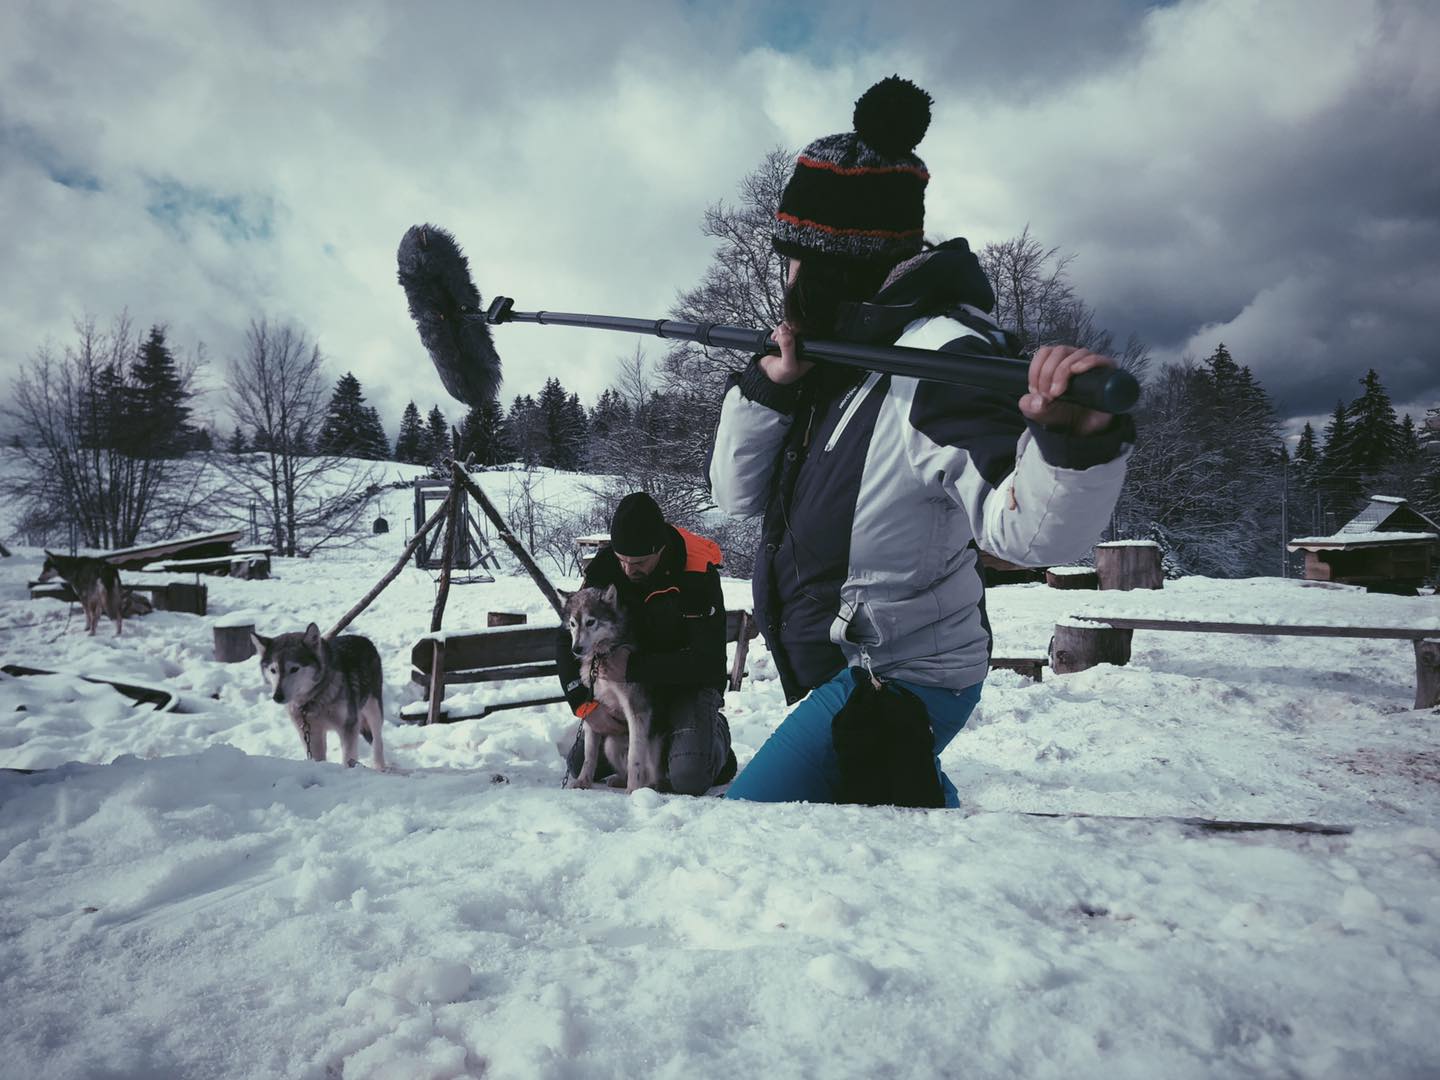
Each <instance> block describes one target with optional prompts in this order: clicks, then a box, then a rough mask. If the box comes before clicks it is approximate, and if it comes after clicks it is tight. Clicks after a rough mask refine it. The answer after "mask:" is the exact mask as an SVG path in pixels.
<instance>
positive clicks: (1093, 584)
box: [1045, 569, 1100, 589]
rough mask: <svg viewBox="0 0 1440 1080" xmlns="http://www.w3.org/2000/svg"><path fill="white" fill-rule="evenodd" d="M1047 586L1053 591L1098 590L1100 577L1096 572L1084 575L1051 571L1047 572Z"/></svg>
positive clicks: (1090, 571) (1088, 571) (1088, 572)
mask: <svg viewBox="0 0 1440 1080" xmlns="http://www.w3.org/2000/svg"><path fill="white" fill-rule="evenodd" d="M1045 584H1047V585H1049V586H1050V588H1052V589H1098V588H1099V587H1100V575H1099V574H1097V573H1096V572H1095V571H1094V570H1087V571H1085V573H1083V574H1057V573H1055V571H1054V570H1053V569H1051V570H1046V571H1045Z"/></svg>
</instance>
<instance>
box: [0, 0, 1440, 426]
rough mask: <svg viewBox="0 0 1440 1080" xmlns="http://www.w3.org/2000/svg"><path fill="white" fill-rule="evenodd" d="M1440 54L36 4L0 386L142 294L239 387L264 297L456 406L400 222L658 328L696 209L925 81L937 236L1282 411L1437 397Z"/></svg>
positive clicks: (697, 252) (1336, 36)
mask: <svg viewBox="0 0 1440 1080" xmlns="http://www.w3.org/2000/svg"><path fill="white" fill-rule="evenodd" d="M712 8H714V10H712ZM1437 58H1440V4H1434V3H1430V2H1429V0H1412V2H1409V3H1403V2H1393V3H1386V2H1370V0H1294V2H1287V0H1263V2H1262V0H1252V2H1243V0H1233V2H1232V0H1179V2H1175V3H1166V4H1154V3H1142V2H1124V0H1086V2H1085V3H1072V2H1070V0H1055V2H1052V3H1039V2H1017V3H1012V4H997V3H994V2H993V0H979V2H970V0H948V2H943V0H942V2H934V3H929V2H927V3H914V4H906V3H904V2H903V0H899V2H897V3H895V4H892V5H885V6H884V7H883V13H882V8H881V6H880V5H876V4H873V3H871V2H869V0H854V2H849V0H837V2H834V3H826V4H823V5H822V4H813V5H812V4H808V3H802V2H795V0H792V2H790V3H785V4H765V3H759V2H744V0H742V2H739V3H729V4H724V5H702V4H700V3H698V2H697V3H690V2H683V0H681V2H673V3H658V2H656V3H643V2H635V0H609V2H607V3H604V4H589V3H580V2H578V0H577V2H573V3H550V2H548V0H531V2H526V3H514V2H504V3H498V2H497V3H484V2H479V0H475V2H461V0H452V2H429V0H410V2H407V3H403V4H402V3H399V2H386V0H344V2H343V3H340V2H315V3H295V2H293V0H254V2H246V3H238V4H237V3H221V2H218V0H215V2H202V0H132V2H128V3H127V2H114V0H110V2H106V0H86V2H79V0H14V2H10V3H6V4H3V5H0V236H3V237H4V243H3V250H4V252H5V257H4V258H3V259H0V378H4V377H6V376H9V375H12V374H13V373H15V372H16V371H18V370H19V368H20V366H21V365H22V364H23V363H24V362H25V361H26V359H27V358H28V357H29V356H31V355H32V354H33V353H34V351H35V349H36V348H37V347H39V346H40V345H41V344H42V343H43V342H45V341H46V340H47V339H49V340H51V341H53V342H55V343H57V344H62V345H63V344H64V343H65V342H66V341H67V340H70V339H71V337H72V331H71V324H72V321H73V319H74V318H75V317H76V316H77V315H79V314H82V313H85V312H89V313H92V314H94V315H96V316H99V317H100V318H101V319H102V320H104V319H108V318H109V317H110V316H112V315H113V314H115V313H116V312H119V311H121V310H122V309H127V310H128V311H129V312H130V314H131V316H132V317H133V318H134V319H135V320H136V321H137V322H139V323H140V324H142V325H149V324H150V323H154V322H163V323H166V324H168V325H169V327H170V330H171V338H172V341H173V342H174V343H176V344H177V345H179V346H180V347H181V348H182V349H184V350H189V349H192V348H194V346H195V345H196V344H197V343H200V342H203V343H204V347H205V350H206V352H207V354H208V355H209V357H210V361H211V363H210V367H209V381H210V383H211V384H212V385H213V386H217V387H218V386H221V385H222V384H223V371H224V361H225V359H226V358H227V357H229V356H231V355H234V354H235V353H236V352H237V351H238V348H239V345H240V343H241V341H242V339H243V335H244V332H245V328H246V326H247V324H248V322H249V320H250V319H251V318H252V317H255V316H259V315H265V316H268V317H269V318H271V319H272V320H274V319H280V320H293V321H294V322H296V323H298V324H300V325H302V326H303V327H304V328H306V329H307V330H308V332H309V333H310V334H311V336H312V337H313V338H315V339H316V340H318V342H319V344H320V346H321V348H322V350H323V351H324V352H325V353H326V355H327V356H328V357H329V358H330V360H331V362H332V364H333V365H334V373H335V374H337V375H338V374H339V373H340V372H342V371H345V370H351V371H353V372H354V373H355V374H356V376H357V377H359V379H360V380H361V382H362V384H363V385H364V386H365V388H366V390H367V394H368V396H369V398H370V400H371V401H372V403H374V404H376V405H377V406H378V407H379V408H380V410H381V414H382V417H383V418H384V420H385V422H386V427H387V430H388V431H389V432H390V434H391V436H392V438H393V436H394V432H395V427H396V422H397V420H398V416H399V412H400V410H401V409H402V408H403V406H404V404H405V402H407V401H409V400H411V399H414V400H415V401H416V402H417V404H419V405H420V406H421V408H422V410H426V409H428V408H429V407H430V405H432V404H435V403H440V404H442V407H443V408H444V409H445V410H446V412H447V415H450V416H451V417H452V419H456V420H458V418H459V416H460V415H461V413H462V412H463V409H462V407H461V406H459V405H458V404H456V403H453V402H451V401H449V399H447V398H446V396H445V393H444V390H443V388H442V387H441V385H440V381H439V379H438V377H437V376H436V375H435V374H434V372H433V370H432V368H431V367H430V364H429V361H428V358H427V357H426V355H425V353H424V352H423V350H422V349H421V347H420V344H419V339H418V337H417V336H416V334H415V331H414V328H413V326H412V324H411V323H410V321H409V317H408V315H407V312H406V307H405V301H404V296H403V294H402V293H401V291H400V289H399V287H398V285H397V284H396V282H395V248H396V245H397V244H398V242H399V240H400V237H401V235H402V234H403V233H404V231H405V229H406V228H407V227H408V226H410V225H412V224H415V223H418V222H424V221H430V222H435V223H438V224H441V225H444V226H445V227H447V228H449V229H450V230H451V231H452V232H454V233H455V234H456V236H457V237H458V238H459V240H460V241H461V243H462V245H463V246H464V247H465V250H466V252H467V254H468V255H469V257H470V261H471V266H472V270H473V271H474V275H475V279H476V283H477V285H478V286H479V289H480V292H481V294H482V296H483V297H484V298H485V299H486V300H487V301H488V299H489V298H490V297H491V296H492V295H494V294H496V293H505V294H507V295H511V296H513V297H515V299H516V301H517V306H518V307H520V308H522V309H534V308H550V309H552V310H570V311H584V312H595V313H607V314H618V315H630V316H642V317H647V318H648V317H659V316H661V315H664V314H666V313H667V312H668V310H669V308H670V306H671V304H672V302H673V300H674V297H675V294H676V292H677V291H678V290H680V289H682V288H685V287H688V286H690V285H692V284H693V283H695V281H696V280H697V279H698V277H699V275H700V273H701V271H702V269H703V267H704V266H705V264H706V262H707V261H708V259H709V257H710V252H711V249H710V246H709V241H707V240H706V239H705V238H704V237H702V236H701V234H700V232H699V228H698V226H699V222H700V219H701V215H702V212H703V210H704V208H705V207H706V205H707V204H710V203H713V202H715V201H717V200H720V199H732V198H733V196H734V194H735V189H736V185H737V183H738V181H739V180H740V178H741V177H742V176H743V175H744V174H745V173H746V172H748V171H749V170H750V169H752V168H753V167H754V166H755V165H756V164H757V163H758V162H759V160H760V159H761V157H762V156H763V155H764V154H765V152H766V151H767V150H769V149H771V148H772V147H775V146H784V147H788V148H791V149H795V148H798V147H800V146H801V145H803V144H804V143H806V142H809V141H810V140H812V139H814V138H816V137H818V136H820V135H823V134H828V133H831V132H835V131H842V130H847V129H848V128H849V124H850V112H851V108H852V103H853V101H854V99H855V98H856V97H858V96H859V95H860V94H861V93H862V92H863V91H864V90H865V88H866V87H867V86H869V85H870V84H871V83H872V82H874V81H875V80H876V79H878V78H882V77H884V76H886V75H889V74H891V73H892V72H899V73H901V74H903V75H905V76H907V77H909V78H912V79H914V80H915V81H916V82H918V83H919V84H920V85H922V86H924V87H925V88H926V89H927V90H929V91H930V93H931V94H932V95H933V96H934V98H935V99H936V105H935V110H934V112H935V115H934V121H933V123H932V125H931V128H930V131H929V134H928V135H927V137H926V139H925V141H924V142H923V143H921V145H920V148H919V153H920V154H921V156H922V157H924V158H925V160H926V162H927V163H928V165H929V166H930V170H931V173H932V176H933V179H932V181H931V184H930V189H929V194H928V199H927V217H926V224H927V229H928V231H929V232H930V233H931V235H932V236H933V237H934V238H937V239H940V238H946V237H950V236H957V235H962V236H966V237H968V238H969V239H970V241H971V243H972V245H974V246H979V245H981V244H984V243H986V242H988V241H994V240H1003V239H1006V238H1008V237H1012V236H1014V235H1016V234H1017V233H1019V232H1020V231H1021V229H1023V228H1024V227H1025V226H1026V225H1027V224H1028V225H1029V226H1030V228H1031V231H1032V232H1033V233H1034V235H1036V236H1037V237H1038V238H1039V239H1041V240H1042V241H1043V242H1044V243H1045V244H1047V245H1058V246H1060V247H1061V248H1062V249H1063V250H1065V251H1068V252H1072V253H1074V254H1075V255H1076V256H1077V258H1076V260H1075V262H1074V263H1073V264H1072V267H1071V269H1072V275H1073V279H1074V281H1075V283H1076V285H1077V287H1078V291H1079V292H1080V294H1081V295H1082V296H1083V297H1084V298H1085V299H1087V300H1088V301H1089V302H1090V303H1091V304H1092V306H1094V307H1095V308H1096V309H1097V310H1098V312H1099V315H1100V321H1101V323H1102V324H1103V325H1105V326H1106V327H1108V328H1109V329H1111V330H1113V331H1114V332H1115V333H1116V335H1117V337H1118V338H1120V339H1121V340H1124V338H1125V337H1127V336H1128V335H1129V334H1131V333H1134V334H1136V335H1138V336H1139V337H1140V338H1141V339H1142V340H1144V341H1145V342H1147V343H1148V344H1149V345H1150V346H1151V348H1152V350H1153V352H1154V354H1155V356H1156V357H1157V359H1159V360H1162V361H1163V360H1169V359H1176V358H1179V357H1181V356H1183V355H1187V354H1188V355H1194V356H1203V355H1205V354H1208V353H1209V352H1210V351H1212V350H1213V348H1214V347H1215V345H1216V343H1217V342H1220V341H1223V342H1225V344H1226V345H1227V346H1229V348H1230V349H1231V351H1232V353H1233V354H1234V355H1235V357H1236V358H1237V359H1238V360H1239V361H1240V362H1242V363H1246V364H1249V365H1250V366H1251V367H1252V368H1253V369H1254V370H1255V371H1256V373H1257V374H1258V375H1259V376H1260V378H1261V380H1262V382H1263V383H1264V385H1265V386H1266V387H1267V388H1268V389H1269V390H1270V391H1271V393H1272V395H1273V396H1274V398H1275V399H1276V402H1277V405H1278V406H1279V408H1280V410H1281V411H1282V413H1283V414H1285V415H1286V416H1290V417H1305V416H1314V415H1323V414H1324V413H1326V412H1327V411H1328V410H1329V409H1330V408H1331V407H1332V406H1333V405H1334V403H1335V401H1336V399H1337V398H1345V399H1346V400H1349V399H1350V398H1352V397H1354V396H1355V395H1356V394H1357V393H1358V385H1357V380H1358V378H1359V377H1360V375H1362V374H1363V373H1364V370H1365V369H1366V368H1367V367H1374V368H1376V369H1377V370H1379V372H1380V373H1381V375H1382V377H1383V379H1384V381H1385V383H1386V385H1387V386H1388V387H1389V389H1390V391H1391V393H1392V396H1393V397H1394V399H1395V401H1396V403H1397V405H1399V406H1401V407H1402V408H1405V409H1409V410H1411V411H1413V412H1415V413H1416V415H1417V418H1418V416H1419V415H1420V414H1422V413H1423V411H1424V409H1425V408H1426V407H1428V406H1432V405H1437V404H1440V347H1437V344H1436V336H1437V332H1440V320H1437V312H1440V136H1437V133H1440V59H1437ZM496 336H497V344H498V346H499V348H500V352H501V355H502V356H503V357H504V358H505V365H506V383H505V386H504V388H503V394H504V395H505V397H506V399H508V398H509V397H510V396H512V395H514V394H517V393H527V392H533V391H535V390H537V389H538V388H539V386H540V385H541V384H542V383H543V382H544V381H545V379H546V378H547V377H549V376H551V375H555V376H558V377H559V378H560V380H561V381H562V382H563V383H564V384H565V385H566V387H567V388H570V389H572V390H577V391H579V393H580V395H581V397H582V398H583V399H585V400H586V401H587V402H589V401H591V400H593V398H594V396H595V395H596V394H597V393H598V392H599V391H600V389H602V388H603V387H604V386H605V385H607V384H608V383H609V382H610V381H611V379H612V378H613V377H614V375H615V372H616V366H617V362H618V358H619V357H620V356H621V355H622V354H624V353H626V352H628V351H630V350H632V349H633V347H634V345H635V344H636V343H637V342H640V341H643V340H644V339H637V338H626V337H621V336H618V335H611V334H605V333H601V332H597V331H582V330H567V329H558V328H539V327H533V326H511V327H503V328H500V329H499V330H497V333H496ZM216 419H217V421H218V422H219V423H220V424H221V425H222V426H223V424H224V422H225V421H224V418H223V417H218V416H217V417H216Z"/></svg>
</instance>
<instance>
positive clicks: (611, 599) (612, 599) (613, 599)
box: [600, 583, 620, 607]
mask: <svg viewBox="0 0 1440 1080" xmlns="http://www.w3.org/2000/svg"><path fill="white" fill-rule="evenodd" d="M600 599H601V600H604V601H605V603H607V604H609V605H610V606H611V607H614V606H615V605H616V603H617V602H618V601H619V599H620V590H619V589H617V588H615V585H614V584H613V583H612V584H609V585H607V586H605V591H604V592H603V593H601V594H600Z"/></svg>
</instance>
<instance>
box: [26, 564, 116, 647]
mask: <svg viewBox="0 0 1440 1080" xmlns="http://www.w3.org/2000/svg"><path fill="white" fill-rule="evenodd" d="M56 578H59V579H60V580H61V581H63V582H65V584H66V585H69V586H70V589H71V591H72V592H74V593H75V595H76V597H77V598H79V600H80V606H81V607H82V608H83V609H84V610H85V631H86V633H89V634H93V633H95V628H96V627H97V626H99V625H100V616H101V615H102V614H104V615H108V616H110V618H111V619H113V620H114V622H115V634H116V636H117V637H118V636H119V634H120V627H121V625H122V623H123V622H124V602H123V597H122V594H121V590H120V571H119V570H117V569H115V567H114V565H113V564H111V563H108V562H106V561H105V560H104V559H93V558H89V557H88V556H85V555H54V554H52V553H51V552H48V551H47V552H45V565H44V566H43V567H42V568H41V570H40V580H41V581H54V580H55V579H56Z"/></svg>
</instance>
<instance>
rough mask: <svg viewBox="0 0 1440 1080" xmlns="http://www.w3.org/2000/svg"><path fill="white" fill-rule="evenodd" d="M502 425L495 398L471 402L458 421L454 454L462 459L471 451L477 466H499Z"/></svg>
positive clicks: (500, 412)
mask: <svg viewBox="0 0 1440 1080" xmlns="http://www.w3.org/2000/svg"><path fill="white" fill-rule="evenodd" d="M504 426H505V413H504V410H502V409H501V408H500V403H499V402H498V401H496V400H495V399H494V398H490V399H488V400H486V401H485V402H484V403H483V404H480V405H472V406H471V407H470V411H469V412H467V413H466V414H465V419H464V420H462V421H461V422H460V440H459V442H458V444H457V445H456V447H455V456H456V457H458V458H461V459H462V460H463V459H464V458H466V457H468V456H469V455H470V454H474V455H475V464H477V465H499V464H500V463H501V462H502V461H504V460H505V448H504V437H503V431H504Z"/></svg>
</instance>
